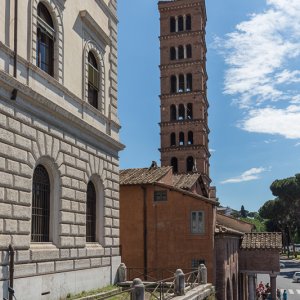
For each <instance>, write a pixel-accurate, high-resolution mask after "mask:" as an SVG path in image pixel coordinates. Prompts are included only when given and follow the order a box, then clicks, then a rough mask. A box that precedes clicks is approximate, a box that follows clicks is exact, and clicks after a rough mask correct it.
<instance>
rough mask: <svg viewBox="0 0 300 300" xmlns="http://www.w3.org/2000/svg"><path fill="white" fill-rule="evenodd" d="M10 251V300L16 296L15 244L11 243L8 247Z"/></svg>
mask: <svg viewBox="0 0 300 300" xmlns="http://www.w3.org/2000/svg"><path fill="white" fill-rule="evenodd" d="M8 251H9V287H8V294H9V300H13V296H14V270H15V259H14V258H15V251H14V248H13V246H12V245H11V244H10V245H9V247H8Z"/></svg>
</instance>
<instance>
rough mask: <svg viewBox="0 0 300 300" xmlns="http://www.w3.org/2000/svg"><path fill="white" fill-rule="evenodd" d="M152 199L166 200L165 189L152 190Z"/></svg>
mask: <svg viewBox="0 0 300 300" xmlns="http://www.w3.org/2000/svg"><path fill="white" fill-rule="evenodd" d="M154 201H167V191H154Z"/></svg>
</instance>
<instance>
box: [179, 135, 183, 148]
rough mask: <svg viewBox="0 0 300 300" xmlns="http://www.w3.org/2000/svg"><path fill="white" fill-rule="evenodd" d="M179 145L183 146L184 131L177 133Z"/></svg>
mask: <svg viewBox="0 0 300 300" xmlns="http://www.w3.org/2000/svg"><path fill="white" fill-rule="evenodd" d="M179 146H184V133H183V132H180V133H179Z"/></svg>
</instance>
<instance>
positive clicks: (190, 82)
mask: <svg viewBox="0 0 300 300" xmlns="http://www.w3.org/2000/svg"><path fill="white" fill-rule="evenodd" d="M192 90H193V75H192V74H190V73H189V74H187V75H186V91H187V92H190V91H192Z"/></svg>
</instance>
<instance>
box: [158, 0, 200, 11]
mask: <svg viewBox="0 0 300 300" xmlns="http://www.w3.org/2000/svg"><path fill="white" fill-rule="evenodd" d="M175 3H177V5H174V4H175ZM200 5H201V3H200V2H199V1H198V2H194V3H182V2H181V3H180V2H178V1H168V2H164V1H160V2H159V3H158V6H159V11H160V12H166V11H170V10H175V9H184V8H191V7H197V6H200Z"/></svg>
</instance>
